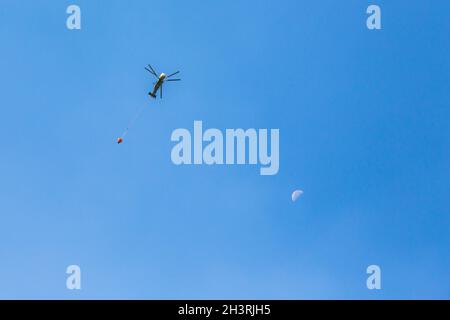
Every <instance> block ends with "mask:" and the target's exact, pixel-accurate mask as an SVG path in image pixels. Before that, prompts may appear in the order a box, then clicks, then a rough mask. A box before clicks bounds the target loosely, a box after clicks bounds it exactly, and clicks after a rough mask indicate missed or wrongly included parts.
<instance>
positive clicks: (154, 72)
mask: <svg viewBox="0 0 450 320" xmlns="http://www.w3.org/2000/svg"><path fill="white" fill-rule="evenodd" d="M148 66H149V67H150V69H152V71H153V74H154V75H156V76H157V75H158V73H157V72H156V71H155V69H153V68H152V66H151V65H150V64H148Z"/></svg>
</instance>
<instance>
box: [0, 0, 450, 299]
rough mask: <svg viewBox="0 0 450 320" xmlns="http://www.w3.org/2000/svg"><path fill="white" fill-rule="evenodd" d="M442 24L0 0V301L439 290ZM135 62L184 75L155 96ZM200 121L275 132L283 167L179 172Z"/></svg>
mask: <svg viewBox="0 0 450 320" xmlns="http://www.w3.org/2000/svg"><path fill="white" fill-rule="evenodd" d="M72 3H75V4H78V5H79V6H80V7H81V11H82V29H81V30H79V31H69V30H68V29H67V28H66V25H65V24H66V18H67V14H66V8H67V6H68V5H70V4H72ZM372 3H373V4H378V5H380V6H381V9H382V30H380V31H369V30H368V29H367V28H366V17H367V15H366V8H367V6H368V5H369V4H372ZM449 11H450V3H449V2H448V1H444V0H441V1H433V2H429V1H428V2H427V1H417V2H414V3H411V2H407V1H382V0H376V1H370V2H369V1H360V0H352V1H335V0H327V1H324V0H322V1H312V0H311V1H295V0H292V1H291V0H283V1H276V2H275V1H265V0H258V1H256V0H252V1H237V0H231V1H214V2H211V1H198V0H193V1H189V2H186V1H99V0H96V1H85V0H84V1H81V0H77V1H74V2H69V1H50V0H46V1H12V0H7V1H3V2H2V6H1V8H0V36H1V39H2V40H1V42H2V44H1V49H2V50H1V53H0V55H1V59H0V70H1V73H0V87H1V95H0V106H1V111H2V117H1V120H0V121H1V125H2V129H3V130H2V131H3V139H2V148H1V157H0V168H1V169H0V170H1V183H0V298H27V299H28V298H40V299H41V298H57V299H80V298H86V299H91V298H114V299H116V298H125V299H134V298H136V299H147V298H150V299H153V298H158V299H168V298H181V299H187V298H193V299H197V298H210V299H211V298H212V299H215V298H237V299H240V298H268V299H282V298H288V299H315V298H324V299H330V298H333V299H380V298H386V299H393V298H402V299H418V298H439V299H448V298H450V272H449V270H450V257H449V252H450V234H449V230H450V219H449V218H450V211H449V207H450V206H449V205H450V203H449V199H450V197H449V190H450V188H449V187H450V182H449V181H450V166H449V162H450V161H449V160H450V152H449V150H450V149H449V147H448V146H449V143H450V127H449V117H450V111H449V110H450V109H449V103H450V94H449V85H450V60H449V58H448V57H449V56H450V41H449V31H450V22H449V19H448V12H449ZM147 63H152V64H153V66H154V67H155V68H157V69H158V71H166V72H171V71H175V70H178V69H180V70H181V75H180V77H181V78H182V79H183V81H182V82H180V83H173V84H170V85H168V86H166V88H165V97H164V99H163V100H159V99H158V100H151V99H150V98H149V97H148V96H147V92H148V91H149V89H150V86H151V83H152V81H153V79H152V78H151V76H150V75H149V74H148V73H146V72H145V70H144V69H143V68H144V66H145V65H146V64H147ZM142 106H148V108H147V109H146V110H145V111H144V113H143V115H142V117H141V118H140V119H139V120H138V121H137V122H136V124H135V126H134V127H133V128H132V130H131V131H130V133H129V135H128V136H127V137H126V139H125V141H124V143H123V144H121V145H117V144H116V143H115V139H116V138H117V137H118V136H119V135H120V134H121V133H122V131H123V130H124V128H125V127H126V125H127V123H128V121H129V120H130V118H131V117H132V116H133V115H134V114H135V113H136V111H137V110H139V109H140V108H141V107H142ZM194 120H202V121H203V125H204V127H205V128H219V129H221V130H225V129H226V128H244V129H246V128H278V129H280V171H279V173H278V174H277V175H275V176H261V175H259V167H258V166H210V167H208V166H175V165H173V164H172V162H171V159H170V151H171V148H172V147H173V145H174V143H172V142H171V141H170V135H171V133H172V131H173V130H174V129H176V128H188V129H190V130H192V128H193V122H194ZM297 188H300V189H303V190H304V191H305V193H304V195H303V196H302V198H301V199H300V200H299V201H298V202H296V203H295V204H293V203H292V202H291V200H290V196H291V192H292V191H293V190H295V189H297ZM71 264H77V265H79V266H80V267H81V270H82V290H81V291H69V290H67V289H66V287H65V283H66V277H67V275H66V274H65V270H66V267H67V266H68V265H71ZM371 264H377V265H379V266H380V267H381V270H382V290H380V291H369V290H368V289H367V288H366V278H367V274H366V268H367V266H369V265H371Z"/></svg>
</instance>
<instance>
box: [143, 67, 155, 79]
mask: <svg viewBox="0 0 450 320" xmlns="http://www.w3.org/2000/svg"><path fill="white" fill-rule="evenodd" d="M145 70H147V71H148V72H150V73H151V74H152V75H154V76H155V77H156V78H158V76H157V75H156V73H154V72H153V71H151V70H150V69H148V68H147V67H145Z"/></svg>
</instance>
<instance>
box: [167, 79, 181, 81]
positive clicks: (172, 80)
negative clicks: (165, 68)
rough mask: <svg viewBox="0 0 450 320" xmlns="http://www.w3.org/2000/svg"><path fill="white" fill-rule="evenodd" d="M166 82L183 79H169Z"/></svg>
mask: <svg viewBox="0 0 450 320" xmlns="http://www.w3.org/2000/svg"><path fill="white" fill-rule="evenodd" d="M166 81H181V79H167V80H166Z"/></svg>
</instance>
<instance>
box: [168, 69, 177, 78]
mask: <svg viewBox="0 0 450 320" xmlns="http://www.w3.org/2000/svg"><path fill="white" fill-rule="evenodd" d="M177 73H180V71H177V72H174V73H172V74H170V75H168V76H167V78H170V77H171V76H174V75H176V74H177Z"/></svg>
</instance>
